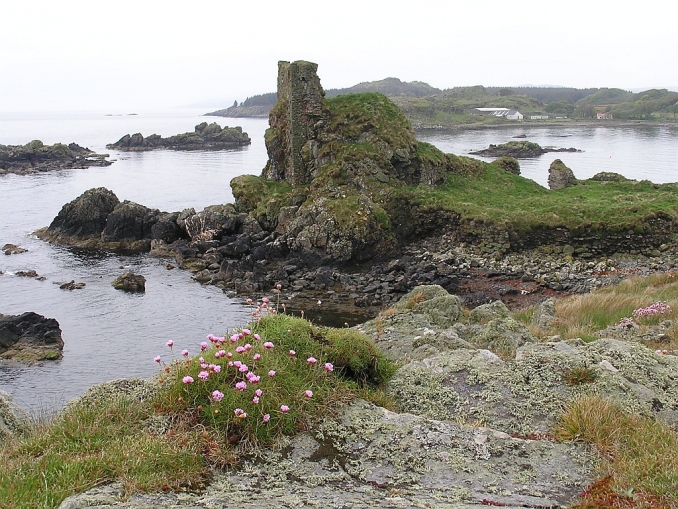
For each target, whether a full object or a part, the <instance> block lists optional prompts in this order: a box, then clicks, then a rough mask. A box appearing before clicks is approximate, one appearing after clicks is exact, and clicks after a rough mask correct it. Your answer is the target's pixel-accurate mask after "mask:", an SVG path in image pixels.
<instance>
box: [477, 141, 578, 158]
mask: <svg viewBox="0 0 678 509" xmlns="http://www.w3.org/2000/svg"><path fill="white" fill-rule="evenodd" d="M547 152H581V150H577V149H576V148H572V147H570V148H556V147H542V146H540V145H539V144H538V143H534V142H532V141H509V142H507V143H502V144H501V145H490V146H489V147H488V148H485V149H482V150H476V151H475V152H471V154H473V155H477V156H483V157H515V158H517V159H525V158H530V157H539V156H540V155H543V154H546V153H547Z"/></svg>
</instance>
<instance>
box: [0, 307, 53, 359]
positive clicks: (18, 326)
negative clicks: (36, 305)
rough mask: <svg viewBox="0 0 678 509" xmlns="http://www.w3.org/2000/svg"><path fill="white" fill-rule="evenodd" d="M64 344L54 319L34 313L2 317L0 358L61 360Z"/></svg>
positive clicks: (0, 324)
mask: <svg viewBox="0 0 678 509" xmlns="http://www.w3.org/2000/svg"><path fill="white" fill-rule="evenodd" d="M63 348H64V341H63V339H61V327H59V322H57V321H56V320H55V319H54V318H45V317H44V316H42V315H39V314H37V313H33V312H32V311H30V312H27V313H23V314H21V315H2V314H0V359H9V360H14V361H20V362H36V361H42V360H56V359H61V357H62V353H61V352H62V350H63Z"/></svg>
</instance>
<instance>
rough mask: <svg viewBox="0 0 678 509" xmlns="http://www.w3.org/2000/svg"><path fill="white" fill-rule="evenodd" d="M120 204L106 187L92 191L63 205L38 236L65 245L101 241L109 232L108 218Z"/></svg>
mask: <svg viewBox="0 0 678 509" xmlns="http://www.w3.org/2000/svg"><path fill="white" fill-rule="evenodd" d="M119 204H120V200H118V197H117V196H116V195H115V194H114V193H113V192H112V191H109V190H108V189H106V188H104V187H98V188H95V189H90V190H88V191H85V192H84V193H83V194H82V195H80V196H79V197H78V198H76V199H75V200H73V201H71V202H69V203H67V204H66V205H64V206H63V207H62V208H61V211H60V212H59V214H57V216H56V217H55V218H54V220H53V221H52V223H51V224H50V225H49V227H48V228H47V229H46V230H42V231H39V232H38V236H39V237H40V238H43V239H44V240H52V241H57V242H63V243H69V240H78V239H95V240H98V239H99V237H100V236H101V232H103V231H104V229H105V228H106V218H107V217H108V215H109V214H110V213H111V212H113V209H115V207H117V206H118V205H119Z"/></svg>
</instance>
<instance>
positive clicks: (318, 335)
mask: <svg viewBox="0 0 678 509" xmlns="http://www.w3.org/2000/svg"><path fill="white" fill-rule="evenodd" d="M249 332H250V333H249V334H247V335H245V334H243V338H242V339H239V340H238V341H237V342H231V341H230V340H229V338H225V342H223V344H222V345H220V346H219V348H216V347H215V345H216V343H215V344H214V345H213V346H211V347H209V348H206V349H205V350H204V351H203V352H201V353H200V354H199V355H196V356H195V357H192V358H189V357H186V358H183V357H181V355H179V357H180V359H179V360H175V361H173V362H171V363H170V364H168V365H167V366H165V368H164V369H163V371H161V373H160V374H159V380H160V383H159V389H158V392H157V394H156V395H155V397H153V398H150V399H148V400H146V401H144V402H140V401H138V400H131V399H129V398H127V399H126V398H122V397H117V396H111V397H110V398H107V399H103V400H101V401H98V402H92V401H91V398H90V399H88V400H87V401H86V402H85V403H81V404H72V405H69V406H67V407H66V409H65V410H64V411H63V412H62V413H60V414H59V415H57V416H56V417H55V418H54V419H53V420H52V421H50V422H43V423H38V424H36V425H35V426H34V427H33V429H32V430H31V431H29V432H28V433H27V434H26V435H25V436H20V437H12V438H8V439H7V440H5V441H4V442H2V441H0V452H1V454H2V460H3V461H2V462H1V463H0V509H10V508H16V507H21V508H22V509H32V508H41V509H42V508H54V507H57V506H58V505H59V504H60V503H61V501H62V500H63V499H64V498H66V497H67V496H69V495H72V494H74V493H78V492H83V491H86V490H88V489H90V488H92V487H94V486H98V485H102V484H107V483H111V482H115V481H117V482H121V483H122V485H123V486H124V488H125V491H126V492H127V493H133V492H136V491H161V490H173V491H180V490H182V489H183V490H193V489H198V488H200V487H201V486H203V485H204V484H205V483H206V482H207V480H208V479H209V476H210V473H211V469H212V468H217V467H220V466H229V465H233V464H235V463H237V461H238V458H239V457H240V456H241V455H243V454H247V453H251V452H255V451H256V448H258V447H269V446H273V445H274V444H275V441H276V440H277V439H278V438H279V437H280V436H282V435H289V434H294V433H297V432H299V431H301V430H305V429H308V428H310V427H311V426H312V425H313V424H314V423H316V422H317V421H318V420H319V419H322V418H323V417H325V416H328V415H332V414H334V413H335V412H336V411H337V410H338V408H339V407H340V405H341V403H342V402H347V401H349V400H351V399H353V398H355V397H358V396H359V397H363V398H367V399H370V400H373V401H377V402H380V403H383V404H391V405H392V402H390V400H389V398H388V397H387V396H385V395H384V393H383V392H382V391H381V390H380V385H381V384H382V383H383V382H385V381H386V380H387V379H388V378H389V377H390V376H391V374H392V373H393V371H394V370H395V366H394V365H393V364H392V363H391V362H389V361H387V360H386V359H385V358H384V357H383V355H382V354H381V353H380V352H379V351H378V350H377V349H376V347H375V345H374V342H373V341H371V340H370V339H368V338H367V337H366V336H364V335H362V334H360V333H358V332H356V331H353V330H350V329H329V328H323V327H316V326H314V325H312V324H311V323H310V322H308V321H306V320H304V319H301V318H294V317H291V316H285V315H275V316H274V315H269V316H265V317H263V318H261V319H260V320H259V321H258V322H256V323H254V324H253V326H252V328H251V330H250V331H249ZM254 334H259V335H260V337H261V339H254ZM265 342H271V343H273V345H274V346H273V347H271V348H266V347H264V343H265ZM246 344H250V345H251V346H252V348H251V349H250V350H249V351H246V352H242V353H238V352H237V351H236V347H238V346H242V347H243V348H244V347H245V345H246ZM222 348H223V349H224V350H225V351H226V350H227V351H229V352H231V353H232V357H231V358H230V359H229V358H228V357H226V356H224V357H221V356H219V358H217V356H215V354H216V353H217V352H218V351H219V350H220V349H222ZM290 350H294V351H295V354H294V355H293V356H292V355H290ZM256 353H258V354H259V355H261V358H260V359H259V360H255V359H254V355H255V354H256ZM199 357H202V358H203V359H204V362H205V363H206V364H212V365H214V366H216V365H217V364H218V365H220V366H221V370H220V371H219V372H216V370H215V369H213V368H209V367H205V368H203V367H201V361H200V359H199ZM311 357H313V358H315V359H317V362H316V363H314V364H312V363H310V362H309V360H308V359H309V358H311ZM238 359H239V360H241V361H242V362H246V363H247V364H248V367H249V370H250V371H254V372H256V373H257V374H258V375H259V376H260V381H259V382H258V383H248V384H247V388H246V389H245V390H243V391H238V390H237V389H236V388H235V384H236V383H237V382H239V381H243V380H245V379H246V377H245V374H244V373H241V372H239V371H237V368H233V367H231V368H229V367H228V366H227V363H228V361H229V360H231V361H235V360H238ZM325 363H331V364H332V367H331V369H329V368H326V366H325ZM270 370H274V371H275V376H268V372H269V371H270ZM200 371H207V372H210V374H209V376H208V377H207V379H205V380H204V381H203V380H201V379H200V378H199V376H198V373H199V372H200ZM187 375H191V376H193V378H194V382H193V383H191V384H186V383H184V382H183V378H184V377H185V376H187ZM257 389H260V390H261V391H262V392H261V397H260V400H259V401H258V402H257V403H256V404H255V403H254V401H253V398H254V397H255V394H256V393H255V391H256V390H257ZM213 391H221V392H222V393H223V399H221V400H220V401H217V400H216V399H215V397H214V396H213ZM306 391H311V392H312V395H310V397H309V394H310V393H309V394H307V393H306ZM282 405H287V406H288V407H289V410H288V411H282V409H281V407H282ZM235 409H241V410H243V413H244V414H246V416H243V414H241V415H240V416H238V415H236V413H235ZM266 414H268V415H269V416H270V419H268V422H264V419H263V416H264V415H266Z"/></svg>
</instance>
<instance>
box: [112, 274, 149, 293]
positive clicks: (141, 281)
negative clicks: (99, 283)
mask: <svg viewBox="0 0 678 509" xmlns="http://www.w3.org/2000/svg"><path fill="white" fill-rule="evenodd" d="M111 285H112V286H113V288H115V289H116V290H123V291H125V292H130V293H142V292H145V291H146V278H145V277H144V276H142V275H141V274H135V273H134V272H133V271H131V270H128V271H126V272H124V273H123V274H120V275H119V276H118V277H116V278H115V279H114V280H113V282H112V283H111Z"/></svg>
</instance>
